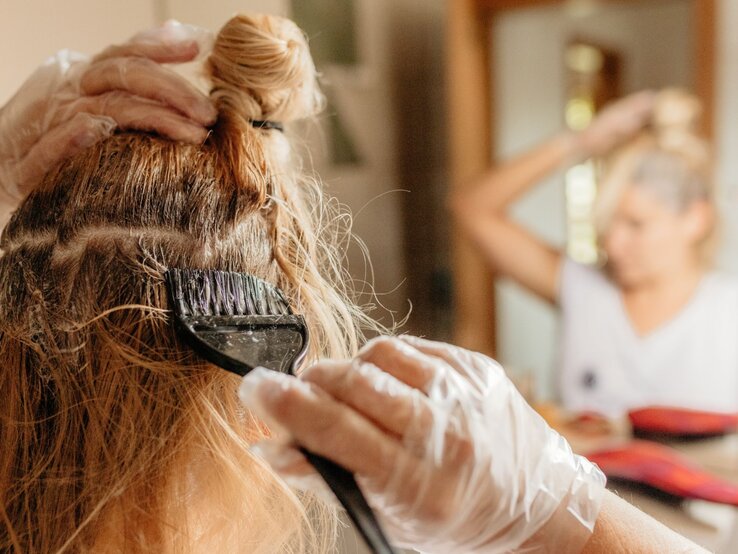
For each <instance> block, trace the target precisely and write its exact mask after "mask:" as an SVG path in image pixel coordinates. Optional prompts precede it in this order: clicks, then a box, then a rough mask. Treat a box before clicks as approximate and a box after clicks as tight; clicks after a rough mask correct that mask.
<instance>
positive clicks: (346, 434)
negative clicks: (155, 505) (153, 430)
mask: <svg viewBox="0 0 738 554" xmlns="http://www.w3.org/2000/svg"><path fill="white" fill-rule="evenodd" d="M240 393H241V398H242V401H243V402H244V404H245V405H246V406H247V407H249V408H250V409H252V410H253V411H254V412H255V413H256V414H257V415H259V416H260V417H262V418H263V419H264V420H265V421H266V422H267V423H268V424H269V425H270V426H271V427H272V428H273V429H274V430H275V432H276V436H275V439H273V440H272V441H271V442H269V443H267V444H262V445H259V446H258V447H257V448H256V452H257V453H259V454H261V455H263V456H264V458H265V459H266V460H267V461H268V462H270V463H272V466H273V467H274V468H275V470H276V471H277V472H278V473H279V474H280V475H282V476H283V477H284V478H285V479H286V480H287V481H288V482H291V483H296V484H298V485H299V486H301V487H305V486H308V487H313V486H316V484H317V483H319V479H317V477H316V475H315V474H314V472H312V471H311V469H310V467H309V466H308V465H307V463H306V462H305V460H304V459H303V458H302V457H301V456H300V454H299V452H297V451H296V450H295V448H294V445H295V444H300V445H304V446H305V447H307V448H308V449H310V450H312V451H314V452H316V453H317V454H321V455H324V456H327V457H329V458H331V459H333V460H335V461H336V462H337V463H339V464H341V465H343V466H344V467H346V468H347V469H349V470H351V471H353V472H354V473H355V474H356V476H357V480H358V481H359V483H360V485H361V486H362V489H363V490H364V491H365V493H366V495H367V497H368V500H369V502H370V504H371V505H372V507H373V508H374V509H375V510H376V511H377V513H378V515H379V517H380V519H381V520H382V522H383V524H384V526H385V528H386V530H387V531H388V533H389V535H390V536H391V537H392V538H393V540H394V541H395V542H396V543H397V544H398V545H399V546H406V547H412V548H415V549H418V550H420V551H422V552H428V553H442V552H443V553H445V552H480V553H482V552H484V553H493V552H511V551H519V552H564V551H567V552H568V551H576V550H577V549H580V548H581V547H582V546H583V545H584V544H585V542H586V541H587V539H588V537H589V535H590V533H591V531H592V529H593V527H594V523H595V521H596V519H597V515H598V512H599V507H600V502H601V498H602V494H603V490H604V482H605V479H604V476H603V475H602V473H601V472H600V471H599V470H598V469H597V467H596V466H594V465H593V464H591V463H590V462H588V461H587V460H586V459H585V458H582V457H580V456H577V455H575V454H574V453H572V451H571V449H570V447H569V445H568V444H567V443H566V441H565V440H564V439H563V438H562V437H560V436H559V435H558V434H557V433H556V432H555V431H553V430H552V429H551V428H549V427H548V425H547V424H546V423H545V421H543V419H542V418H541V417H540V416H538V414H536V413H535V412H534V411H533V410H532V409H531V408H530V406H528V404H527V403H526V402H525V401H524V400H523V398H522V397H521V396H520V395H519V394H518V392H517V390H516V389H515V388H514V386H513V385H512V383H511V382H510V381H509V380H508V379H507V377H506V376H505V374H504V372H503V370H502V368H501V367H500V366H499V365H498V364H497V363H496V362H494V361H492V360H490V359H489V358H487V357H485V356H482V355H481V354H476V353H473V352H469V351H466V350H463V349H460V348H456V347H453V346H449V345H445V344H440V343H434V342H430V341H423V340H420V339H414V338H410V337H403V338H400V339H387V338H382V339H378V340H375V341H372V342H370V343H369V344H368V345H367V346H366V347H365V348H364V349H363V350H362V351H361V352H360V353H359V355H358V356H357V357H356V358H355V359H354V360H350V361H346V362H321V363H319V364H316V365H314V366H312V367H310V368H308V369H307V370H305V372H303V374H302V376H301V377H300V379H299V380H298V379H294V378H291V377H289V376H286V375H282V374H278V373H275V372H270V371H267V370H256V371H254V372H252V373H251V374H249V375H248V376H247V377H245V378H244V380H243V383H242V387H241V390H240Z"/></svg>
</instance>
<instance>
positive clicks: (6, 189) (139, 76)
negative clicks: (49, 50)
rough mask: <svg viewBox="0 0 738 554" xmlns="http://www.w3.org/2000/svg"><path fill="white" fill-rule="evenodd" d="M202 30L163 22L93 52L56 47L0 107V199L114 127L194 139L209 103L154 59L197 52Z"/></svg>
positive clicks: (10, 199)
mask: <svg viewBox="0 0 738 554" xmlns="http://www.w3.org/2000/svg"><path fill="white" fill-rule="evenodd" d="M204 39H205V33H204V32H203V31H200V30H198V29H196V28H194V27H190V26H185V25H181V24H179V23H176V22H167V23H166V24H164V25H163V26H162V27H160V28H158V29H155V30H152V31H148V32H146V33H142V34H139V35H136V36H135V37H133V38H132V39H131V40H130V41H129V42H127V43H125V44H122V45H118V46H111V47H109V48H108V49H106V50H105V51H103V52H102V53H100V54H98V55H97V56H95V57H94V58H91V59H90V58H89V57H87V56H85V55H83V54H78V53H75V52H71V51H68V50H62V51H60V52H58V53H57V54H56V55H55V56H53V57H51V58H49V60H47V61H46V63H44V65H42V66H41V67H40V68H39V69H37V70H36V72H35V73H33V74H32V75H31V77H29V78H28V80H27V81H26V82H25V83H24V84H23V85H22V86H21V88H20V89H19V90H18V92H17V93H16V94H15V95H14V96H13V98H11V99H10V101H9V102H8V103H7V104H6V105H5V106H4V107H2V108H1V109H0V202H4V203H6V204H15V203H17V202H18V201H19V200H21V199H22V198H23V197H24V196H25V195H26V194H27V193H28V192H29V191H30V190H32V188H33V187H34V186H36V185H37V184H38V183H39V182H40V180H41V178H42V177H43V176H44V175H45V173H46V172H47V171H48V170H49V169H51V168H52V167H54V166H55V165H56V164H57V163H59V162H60V161H61V160H63V159H65V158H68V157H71V156H73V155H74V154H76V153H77V152H78V151H80V150H83V149H85V148H87V147H89V146H91V145H93V144H95V143H96V142H98V141H100V140H102V139H104V138H106V137H108V136H110V135H111V134H112V133H113V131H114V130H115V129H117V128H119V129H123V130H126V129H133V130H139V131H151V132H154V133H157V134H160V135H163V136H166V137H168V138H171V139H173V140H177V141H183V142H190V143H198V142H202V141H204V140H205V137H206V136H207V133H208V131H207V126H209V125H211V124H212V123H214V121H215V118H216V111H215V108H214V107H213V106H212V103H211V102H210V100H209V99H208V98H207V96H206V95H204V94H202V93H201V92H200V91H198V90H197V89H196V88H195V87H194V86H193V85H191V84H190V83H189V82H187V81H186V80H185V79H184V78H182V77H180V76H179V75H177V73H175V72H174V71H172V70H171V69H169V68H166V67H164V66H163V65H162V64H166V63H180V62H187V61H190V60H192V59H194V58H195V57H196V56H198V52H199V50H200V46H201V45H202V44H205V40H204Z"/></svg>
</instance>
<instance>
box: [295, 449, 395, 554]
mask: <svg viewBox="0 0 738 554" xmlns="http://www.w3.org/2000/svg"><path fill="white" fill-rule="evenodd" d="M300 452H302V453H303V454H304V455H305V457H306V458H307V459H308V461H309V462H310V463H311V464H312V466H313V467H314V468H315V469H316V470H317V471H318V473H320V475H321V477H323V479H324V480H325V482H326V483H328V486H329V487H330V488H331V490H332V491H333V494H335V495H336V498H338V500H339V501H340V502H341V504H343V507H344V508H346V513H348V515H349V517H350V518H351V521H353V522H354V525H355V526H356V528H357V529H358V530H359V532H360V533H361V536H362V537H364V541H366V544H367V545H368V546H369V548H370V549H371V551H372V552H374V554H398V553H397V551H396V550H395V549H394V548H392V545H390V543H389V541H388V540H387V537H386V536H385V534H384V532H383V531H382V528H381V527H380V525H379V522H378V521H377V518H376V517H375V515H374V512H373V511H372V509H371V508H370V507H369V504H368V503H367V501H366V498H364V495H363V494H362V493H361V489H359V485H358V484H357V483H356V479H355V478H354V476H353V475H352V474H351V472H350V471H347V470H346V469H344V468H342V467H341V466H339V465H338V464H336V463H334V462H331V461H330V460H328V459H326V458H323V457H322V456H318V455H317V454H313V453H312V452H310V451H309V450H306V449H305V448H302V447H301V448H300Z"/></svg>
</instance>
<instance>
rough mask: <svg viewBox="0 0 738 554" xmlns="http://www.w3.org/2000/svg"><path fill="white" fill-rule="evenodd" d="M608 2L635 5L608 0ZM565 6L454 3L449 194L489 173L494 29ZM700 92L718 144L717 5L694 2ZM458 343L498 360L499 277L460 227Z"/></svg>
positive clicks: (456, 248)
mask: <svg viewBox="0 0 738 554" xmlns="http://www.w3.org/2000/svg"><path fill="white" fill-rule="evenodd" d="M604 1H606V2H608V3H616V2H632V1H634V0H604ZM564 3H565V0H448V4H447V14H446V17H447V32H446V40H447V45H446V46H447V56H448V57H447V61H446V83H447V103H448V106H447V107H448V141H449V142H448V148H449V178H450V187H451V189H450V191H451V193H453V192H454V191H458V190H461V189H463V188H464V187H465V186H466V185H467V184H468V183H469V181H470V180H471V179H473V178H474V177H475V176H476V175H479V174H480V173H482V172H483V171H484V170H485V169H486V168H488V167H489V165H490V163H491V161H492V158H493V152H494V144H493V141H492V122H493V120H494V112H493V106H494V97H493V90H494V89H493V87H492V78H493V76H492V73H493V68H492V64H491V60H492V59H493V56H492V52H493V48H494V45H493V44H492V23H493V20H494V18H495V17H497V16H498V15H500V14H501V13H504V12H507V11H510V10H518V9H521V8H529V7H533V6H543V5H552V4H553V5H555V4H564ZM692 7H693V14H694V20H693V21H694V23H693V24H694V30H695V56H694V64H695V75H694V77H695V93H696V94H697V95H698V96H699V97H700V98H701V100H702V102H703V103H704V114H705V117H704V129H703V131H704V133H705V135H706V136H707V137H712V135H713V126H714V102H715V98H714V97H715V49H716V28H715V20H716V13H715V11H716V6H715V0H692ZM451 240H452V249H451V252H452V260H451V265H452V271H453V295H454V300H453V305H454V314H453V325H454V327H453V329H454V342H455V343H456V344H458V345H459V346H463V347H466V348H470V349H472V350H476V351H479V352H484V353H486V354H490V355H494V354H495V350H496V348H495V343H496V329H495V319H496V318H495V297H494V286H493V285H494V275H493V273H492V272H491V271H490V269H489V267H488V264H487V263H486V262H485V260H484V259H483V258H482V256H481V255H480V254H479V253H478V252H476V251H475V249H474V248H473V247H472V245H471V244H470V243H469V241H468V240H467V239H466V238H465V237H464V236H462V234H461V232H460V231H459V230H458V228H456V227H454V229H453V232H452V238H451Z"/></svg>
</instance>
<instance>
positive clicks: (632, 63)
mask: <svg viewBox="0 0 738 554" xmlns="http://www.w3.org/2000/svg"><path fill="white" fill-rule="evenodd" d="M689 4H690V2H689V0H675V1H671V2H659V1H656V2H649V3H645V2H644V3H636V2H629V3H624V4H622V5H614V4H607V5H601V6H599V7H597V8H596V9H594V8H593V9H584V10H580V11H567V10H566V9H565V8H562V7H558V6H549V7H541V8H530V9H521V10H516V11H511V12H508V13H506V14H504V15H503V16H502V17H500V18H498V19H497V21H496V23H495V26H494V29H493V38H492V40H493V43H494V45H495V58H494V60H493V64H494V68H495V78H494V83H495V96H496V103H497V105H496V106H495V121H494V133H495V143H496V149H497V152H496V154H497V157H498V159H504V158H505V157H508V156H511V155H514V154H516V153H519V152H521V151H525V149H526V148H530V147H532V146H534V145H535V144H537V143H539V142H541V141H543V140H545V139H546V138H548V137H550V136H552V135H553V134H555V133H556V132H558V131H560V130H561V129H563V127H564V123H563V113H564V102H565V97H564V95H565V92H566V83H565V71H564V63H563V52H564V48H565V46H566V44H567V43H568V41H570V40H572V39H575V38H582V37H584V38H586V39H589V40H592V41H595V42H596V43H597V44H601V45H602V46H605V47H608V48H612V49H615V50H616V51H618V52H621V53H622V56H623V61H624V67H623V69H624V73H623V76H622V79H623V89H624V92H626V93H627V92H632V91H635V90H639V89H642V88H649V87H655V88H658V87H661V86H666V85H681V86H689V85H690V83H691V75H690V67H691V52H692V42H691V33H690V30H689V13H690V12H689ZM734 7H735V6H734ZM736 44H737V45H738V42H736ZM737 121H738V119H737ZM513 213H514V215H515V217H516V218H517V219H518V220H519V221H521V222H522V223H523V224H524V225H525V226H526V227H528V228H530V229H531V230H533V231H534V232H536V233H537V234H538V235H539V236H541V237H544V238H545V239H546V240H548V241H549V242H551V243H552V244H554V245H557V246H562V245H563V244H564V241H565V204H564V189H563V181H562V179H561V177H560V176H556V177H553V178H551V179H548V180H547V181H546V182H544V183H542V184H541V185H540V186H539V187H537V188H536V189H535V190H533V191H532V192H531V193H530V194H528V195H527V196H526V197H524V198H523V199H522V200H521V201H520V202H519V203H518V204H517V205H516V206H515V207H514V209H513ZM496 290H497V300H498V313H497V325H498V326H497V329H498V333H499V334H498V337H499V342H498V345H499V358H500V361H501V362H503V363H504V364H505V365H506V366H508V367H509V368H511V370H512V371H525V372H532V373H533V375H535V378H536V382H537V384H538V392H539V394H541V395H543V396H551V395H552V393H553V383H552V378H553V372H554V369H555V365H556V355H557V351H556V337H557V320H556V316H555V311H554V309H553V308H552V307H551V306H549V305H548V304H547V303H544V302H542V301H540V300H538V299H536V298H535V297H533V296H532V295H530V294H528V293H526V292H524V291H523V290H522V289H520V288H519V287H518V286H517V285H515V284H513V283H510V282H501V283H498V284H497V287H496Z"/></svg>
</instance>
